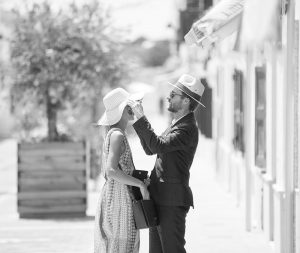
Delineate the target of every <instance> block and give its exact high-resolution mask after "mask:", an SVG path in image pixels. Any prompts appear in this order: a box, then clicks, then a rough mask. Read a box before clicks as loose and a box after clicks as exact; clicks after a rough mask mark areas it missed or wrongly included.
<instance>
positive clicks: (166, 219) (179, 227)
mask: <svg viewBox="0 0 300 253" xmlns="http://www.w3.org/2000/svg"><path fill="white" fill-rule="evenodd" d="M156 208H157V212H158V218H159V226H157V227H153V228H150V229H149V244H150V245H149V253H186V251H185V248H184V245H185V239H184V236H185V219H186V215H187V213H188V211H189V208H190V207H188V206H161V205H156Z"/></svg>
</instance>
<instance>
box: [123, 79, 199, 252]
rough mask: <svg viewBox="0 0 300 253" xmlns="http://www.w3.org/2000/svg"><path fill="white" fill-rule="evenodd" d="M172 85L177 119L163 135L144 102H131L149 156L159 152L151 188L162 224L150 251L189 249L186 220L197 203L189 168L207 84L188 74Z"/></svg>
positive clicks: (154, 230)
mask: <svg viewBox="0 0 300 253" xmlns="http://www.w3.org/2000/svg"><path fill="white" fill-rule="evenodd" d="M170 84H171V83H170ZM171 85H173V87H174V88H173V90H172V91H171V93H170V95H169V97H168V101H169V107H168V110H169V111H170V112H172V113H173V116H174V117H173V118H174V120H173V122H172V124H171V126H170V127H169V128H168V129H166V131H165V132H164V133H163V134H162V135H161V136H157V135H156V134H155V133H154V131H153V129H152V128H151V125H150V123H149V121H148V120H147V118H146V117H145V115H144V113H143V107H142V105H141V104H140V103H137V102H135V101H130V102H129V105H130V106H131V107H132V110H133V112H134V114H135V116H136V119H137V120H136V122H135V123H134V124H133V127H134V129H135V131H136V132H137V134H138V136H139V138H140V140H141V143H142V146H143V148H144V151H145V152H146V154H148V155H153V154H157V159H156V162H155V166H154V169H153V170H152V172H151V176H150V179H151V182H150V185H149V191H150V195H151V198H152V199H153V200H154V202H155V205H156V208H157V211H158V218H159V226H158V227H155V228H150V234H149V242H150V246H149V252H150V253H185V252H186V251H185V248H184V245H185V239H184V236H185V220H186V215H187V213H188V211H189V208H190V206H193V195H192V191H191V189H190V187H189V178H190V171H189V170H190V167H191V165H192V162H193V159H194V155H195V151H196V148H197V144H198V127H197V123H196V120H195V116H194V110H195V109H196V108H197V106H198V105H199V104H201V102H200V100H201V96H202V94H203V92H204V86H203V84H202V83H201V82H200V80H197V79H196V78H194V77H193V76H190V75H186V74H185V75H182V76H181V77H180V78H179V80H178V81H177V83H175V84H171ZM201 105H202V104H201Z"/></svg>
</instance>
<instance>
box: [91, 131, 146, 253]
mask: <svg viewBox="0 0 300 253" xmlns="http://www.w3.org/2000/svg"><path fill="white" fill-rule="evenodd" d="M113 131H120V132H121V133H122V134H123V136H124V139H123V143H124V145H125V150H124V151H123V153H122V154H121V157H120V161H119V164H120V166H121V168H122V170H123V171H124V172H125V173H126V174H128V175H131V174H132V171H133V170H134V165H133V162H132V154H131V150H130V146H129V143H128V140H127V138H126V135H125V133H124V132H123V131H122V130H121V129H118V128H113V129H111V130H109V132H108V133H107V135H106V138H105V142H104V150H103V152H104V162H105V164H104V166H103V168H104V169H105V168H106V166H105V165H106V160H107V154H108V152H109V146H110V143H109V140H110V135H111V134H112V132H113ZM118 169H119V168H118ZM139 246H140V237H139V231H138V230H136V229H135V225H134V219H133V211H132V200H131V198H130V195H129V191H128V186H127V185H125V184H122V183H120V182H118V181H116V180H113V179H109V178H107V179H106V182H105V184H104V186H103V188H102V192H101V196H100V199H99V202H98V205H97V210H96V215H95V247H94V252H95V253H138V252H139Z"/></svg>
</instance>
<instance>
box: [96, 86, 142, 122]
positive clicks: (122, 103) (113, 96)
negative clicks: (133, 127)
mask: <svg viewBox="0 0 300 253" xmlns="http://www.w3.org/2000/svg"><path fill="white" fill-rule="evenodd" d="M143 97H144V94H143V93H136V94H130V93H128V92H127V91H126V90H124V89H122V88H116V89H113V90H111V91H110V92H109V93H107V94H106V95H105V96H104V98H103V104H104V107H105V112H104V114H103V115H102V117H101V118H100V119H99V120H98V122H97V125H98V126H111V125H114V124H116V123H118V122H119V120H120V119H121V117H122V114H123V111H124V108H125V107H126V105H127V102H128V100H141V99H142V98H143Z"/></svg>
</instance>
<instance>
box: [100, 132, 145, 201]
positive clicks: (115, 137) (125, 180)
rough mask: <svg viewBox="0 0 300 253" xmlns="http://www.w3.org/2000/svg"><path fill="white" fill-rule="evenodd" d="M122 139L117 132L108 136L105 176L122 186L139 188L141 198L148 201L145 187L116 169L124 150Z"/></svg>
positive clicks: (121, 135) (140, 182) (120, 134)
mask: <svg viewBox="0 0 300 253" xmlns="http://www.w3.org/2000/svg"><path fill="white" fill-rule="evenodd" d="M123 138H124V136H123V134H122V133H121V132H119V131H115V132H113V133H112V134H111V136H110V148H109V153H108V157H107V163H106V166H107V167H106V175H107V177H108V178H112V179H114V180H116V181H118V182H120V183H122V184H126V185H132V186H136V187H139V188H140V190H141V192H142V195H143V198H144V199H149V193H148V190H147V186H146V185H145V184H144V183H143V182H142V181H140V180H139V179H137V178H134V177H132V176H130V175H127V174H126V173H124V172H123V171H122V170H120V169H119V167H118V164H119V160H120V156H121V153H122V149H124V146H123V145H124V144H123Z"/></svg>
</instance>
